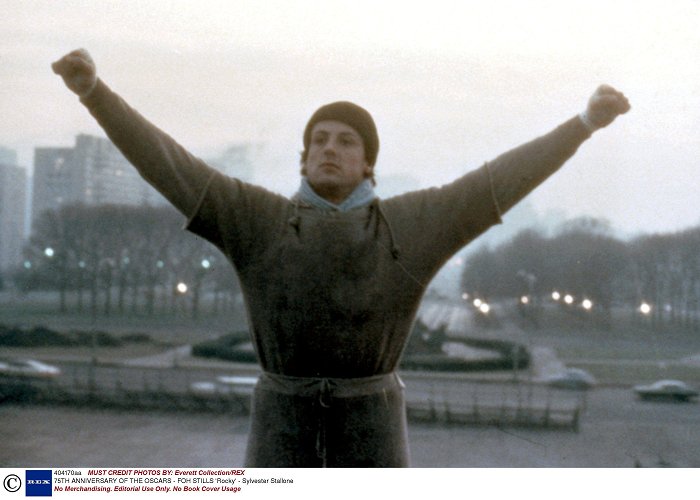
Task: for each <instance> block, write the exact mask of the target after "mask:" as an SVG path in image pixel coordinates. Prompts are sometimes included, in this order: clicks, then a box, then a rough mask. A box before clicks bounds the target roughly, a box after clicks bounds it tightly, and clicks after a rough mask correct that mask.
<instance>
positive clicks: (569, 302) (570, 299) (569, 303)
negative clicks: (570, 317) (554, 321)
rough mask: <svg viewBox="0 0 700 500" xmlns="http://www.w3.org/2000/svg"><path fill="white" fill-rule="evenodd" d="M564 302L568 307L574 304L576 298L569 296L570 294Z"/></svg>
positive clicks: (565, 297)
mask: <svg viewBox="0 0 700 500" xmlns="http://www.w3.org/2000/svg"><path fill="white" fill-rule="evenodd" d="M564 302H566V304H567V305H571V304H573V303H574V298H573V297H572V296H571V295H569V294H568V293H567V294H566V295H565V296H564Z"/></svg>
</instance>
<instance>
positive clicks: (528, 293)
mask: <svg viewBox="0 0 700 500" xmlns="http://www.w3.org/2000/svg"><path fill="white" fill-rule="evenodd" d="M462 287H463V290H465V291H466V292H469V293H472V294H476V295H477V296H481V297H482V298H484V299H491V300H509V299H515V300H518V301H521V300H522V301H523V302H527V303H528V304H529V305H537V304H539V305H542V304H546V303H549V302H551V301H554V300H555V299H557V300H560V301H562V303H563V299H564V297H566V295H568V296H569V297H567V300H569V301H571V304H570V305H571V306H572V308H575V307H577V306H578V307H581V305H583V306H585V307H586V308H590V309H591V310H592V313H595V312H596V311H597V312H598V314H599V316H600V315H602V317H603V319H604V320H605V321H606V322H609V321H610V320H611V318H612V314H611V313H612V310H613V308H614V307H618V308H624V309H627V310H629V311H636V312H641V313H643V314H644V315H646V317H648V318H649V321H650V322H651V323H652V324H654V325H657V326H660V325H665V324H669V323H670V324H674V325H676V326H679V327H686V328H690V329H694V330H700V227H696V228H692V229H688V230H685V231H682V232H678V233H673V234H658V235H649V236H642V237H638V238H636V239H633V240H630V241H623V240H620V239H617V238H615V237H614V236H612V234H611V231H610V229H609V227H608V226H607V224H605V223H604V222H601V221H598V220H595V219H580V220H577V221H574V222H573V223H571V224H569V225H567V226H566V228H565V229H562V230H561V231H560V232H559V233H558V234H556V235H555V236H552V237H546V236H544V235H542V234H540V233H538V232H536V231H532V230H527V231H523V232H521V233H520V234H518V235H517V236H516V237H515V238H514V239H513V240H511V241H510V242H508V243H506V244H504V245H501V246H499V247H497V248H495V249H489V248H483V249H481V250H480V251H478V252H477V253H475V254H473V255H472V256H471V257H470V258H469V259H468V260H467V264H466V268H465V270H464V273H463V275H462ZM584 300H585V301H586V302H583V301H584Z"/></svg>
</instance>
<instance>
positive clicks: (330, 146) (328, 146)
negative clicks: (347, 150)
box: [323, 139, 336, 156]
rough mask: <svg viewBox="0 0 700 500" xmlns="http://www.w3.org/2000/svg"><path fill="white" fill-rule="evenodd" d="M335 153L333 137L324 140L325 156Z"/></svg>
mask: <svg viewBox="0 0 700 500" xmlns="http://www.w3.org/2000/svg"><path fill="white" fill-rule="evenodd" d="M335 153H336V144H335V141H334V140H333V139H329V140H327V141H326V143H325V144H324V145H323V154H324V155H326V156H335Z"/></svg>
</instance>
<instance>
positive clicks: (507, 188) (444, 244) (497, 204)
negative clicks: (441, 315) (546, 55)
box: [385, 118, 590, 274]
mask: <svg viewBox="0 0 700 500" xmlns="http://www.w3.org/2000/svg"><path fill="white" fill-rule="evenodd" d="M588 137H590V132H589V131H588V130H587V129H586V128H585V126H584V125H583V124H582V123H581V121H580V120H579V119H578V118H572V119H571V120H568V121H567V122H565V123H563V124H562V125H560V126H559V127H557V128H555V129H554V130H552V131H551V132H549V133H548V134H545V135H543V136H541V137H538V138H537V139H534V140H532V141H530V142H527V143H525V144H523V145H521V146H518V147H516V148H514V149H512V150H510V151H507V152H506V153H503V154H502V155H500V156H498V157H497V158H495V159H494V160H492V161H490V162H487V163H486V164H484V165H483V166H482V167H480V168H477V169H475V170H473V171H471V172H468V173H467V174H465V175H463V176H462V177H460V178H459V179H457V180H455V181H454V182H452V183H450V184H447V185H444V186H441V187H438V188H431V189H425V190H421V191H415V192H411V193H407V194H405V195H401V196H398V197H395V198H391V199H389V200H387V201H386V202H385V204H386V211H387V216H388V217H389V219H390V220H391V221H392V223H393V224H394V225H395V226H396V232H397V235H398V238H400V239H401V240H402V241H399V242H398V243H399V245H400V246H401V248H402V249H406V250H407V251H408V252H409V253H410V254H411V255H412V259H414V260H415V262H419V263H420V266H421V267H422V268H423V270H424V271H425V272H426V273H428V274H430V273H432V272H437V270H438V269H439V268H440V267H441V266H442V265H443V264H444V263H445V262H446V261H447V260H448V259H449V258H450V257H451V256H452V255H454V253H456V252H457V251H459V250H460V249H461V248H462V247H463V246H464V245H466V244H467V243H469V242H470V241H472V240H473V239H475V238H476V237H477V236H479V235H480V234H482V233H483V232H485V231H486V230H487V229H488V228H489V227H491V226H492V225H494V224H498V223H500V222H501V216H502V215H503V214H504V213H506V211H508V210H509V209H510V208H512V207H513V206H514V205H515V204H516V203H517V202H518V201H520V200H521V199H523V198H524V197H525V196H526V195H527V194H528V193H530V192H531V191H532V190H533V189H534V188H535V187H537V186H538V185H539V184H541V183H542V182H543V181H544V180H545V179H546V178H547V177H549V176H550V175H551V174H553V173H554V172H556V171H557V170H558V169H559V168H560V167H561V166H562V165H563V164H564V163H565V162H566V161H567V160H568V159H569V158H570V157H571V156H573V154H574V153H575V152H576V150H577V149H578V147H579V146H580V145H581V143H583V141H584V140H586V139H587V138H588ZM404 251H405V250H404ZM415 272H417V273H420V270H419V269H417V270H415Z"/></svg>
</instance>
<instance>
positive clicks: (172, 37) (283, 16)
mask: <svg viewBox="0 0 700 500" xmlns="http://www.w3.org/2000/svg"><path fill="white" fill-rule="evenodd" d="M0 8H1V9H2V12H3V16H2V18H0V47H1V48H0V63H1V64H0V81H2V86H1V88H0V94H1V95H2V97H1V98H0V113H1V114H2V116H3V117H4V126H3V127H0V145H3V146H5V147H8V148H12V149H15V150H17V151H18V153H19V162H20V164H21V165H22V166H25V167H27V168H28V169H29V170H31V166H32V155H33V148H34V147H37V146H62V145H65V146H70V145H72V144H73V141H74V137H75V136H76V134H78V133H89V134H94V135H100V136H103V133H102V132H101V130H100V129H99V128H98V126H97V125H96V124H95V123H94V121H93V119H92V118H91V117H90V116H89V114H88V113H87V111H86V110H85V109H84V108H83V107H82V106H81V105H80V104H79V103H78V102H77V99H76V97H75V96H74V95H72V94H71V93H70V92H69V91H67V90H66V89H65V87H64V86H63V84H62V82H61V81H60V79H59V78H58V77H56V76H55V75H53V74H52V72H51V69H50V64H51V62H53V61H54V60H56V59H57V58H59V57H60V56H61V55H63V54H64V53H66V52H67V51H70V50H72V49H75V48H78V47H85V48H87V49H88V50H89V51H90V52H91V54H92V55H93V57H94V59H95V61H96V63H97V68H98V74H99V75H100V76H101V77H102V78H103V79H104V80H105V82H107V83H108V85H110V87H112V88H113V89H114V90H116V91H117V92H118V93H119V94H120V95H122V96H123V97H124V98H125V99H126V100H127V101H128V102H129V103H131V104H132V105H133V106H134V107H135V108H136V109H138V110H139V111H141V112H142V113H143V114H144V115H145V116H146V117H148V118H149V119H150V120H152V121H153V122H154V123H156V124H157V125H159V126H160V127H161V128H163V129H164V130H166V131H167V132H168V133H170V134H171V135H172V136H174V137H175V138H176V139H177V140H178V141H180V142H181V143H182V144H183V145H185V146H186V147H188V148H189V149H190V150H191V151H192V152H194V153H195V154H198V155H200V156H202V157H205V158H206V157H211V156H213V155H215V154H216V153H217V152H219V151H221V150H223V149H224V148H225V147H226V146H227V145H228V144H231V143H236V142H254V143H257V144H262V145H263V146H262V147H261V149H260V153H259V155H258V158H257V159H256V160H257V162H256V175H255V182H256V183H258V184H261V185H264V186H266V187H268V188H270V189H272V190H275V191H278V192H281V193H283V194H286V195H290V194H292V193H293V192H294V191H295V190H296V187H297V185H298V171H299V168H298V160H299V157H298V152H299V151H300V149H301V133H302V130H303V127H304V125H305V123H306V121H307V119H308V117H309V116H310V115H311V113H312V112H313V111H314V110H315V109H316V108H317V107H318V106H319V105H321V104H324V103H327V102H330V101H334V100H341V99H343V100H352V101H354V102H357V103H359V104H361V105H362V106H364V107H366V108H367V109H368V110H370V112H371V113H372V114H373V116H374V118H375V120H376V122H377V125H378V128H379V135H380V139H381V149H380V153H379V159H378V163H377V172H378V182H379V184H380V186H381V184H382V180H383V179H390V178H394V179H395V178H398V177H402V178H404V179H407V182H408V183H412V184H413V185H415V187H428V186H431V185H438V184H442V183H446V182H449V181H451V180H452V179H454V178H456V177H457V176H459V175H460V174H461V173H463V172H466V171H468V170H471V169H472V168H476V167H478V166H480V165H481V164H482V163H483V162H484V161H487V160H490V159H492V158H494V157H495V156H497V155H498V154H500V153H502V152H504V151H506V150H507V149H509V148H511V147H514V146H516V145H518V144H520V143H522V142H524V141H527V140H529V139H532V138H534V137H536V136H538V135H541V134H543V133H546V132H547V131H549V130H550V129H551V128H553V127H554V126H556V125H558V124H559V123H561V122H563V121H564V120H566V119H568V118H570V117H571V116H573V115H575V114H577V113H579V112H580V111H582V110H583V109H584V107H585V105H586V101H587V99H588V97H589V96H590V94H591V93H592V92H593V91H594V90H595V88H596V87H597V86H598V85H599V84H600V83H608V84H611V85H613V86H615V87H616V88H619V89H620V90H622V91H623V92H625V94H626V95H627V96H628V97H629V99H630V101H631V104H632V111H631V112H630V113H628V114H627V115H625V116H622V117H620V118H619V119H618V120H617V121H616V122H615V123H614V124H613V125H612V126H611V127H609V128H608V129H607V130H605V131H601V132H598V133H596V134H595V135H594V137H593V138H592V139H591V140H590V141H588V142H587V143H586V144H584V145H583V146H582V147H581V149H580V150H579V152H578V153H577V155H576V156H575V157H574V158H573V159H572V160H571V161H570V162H569V163H568V164H567V165H566V166H565V167H564V169H563V170H562V171H561V172H559V173H558V174H557V175H555V176H554V177H553V178H552V179H550V180H549V181H548V182H547V183H545V185H544V186H542V187H540V188H539V189H538V190H537V191H536V193H535V194H533V195H532V196H531V198H530V202H531V203H532V205H533V206H534V208H535V209H536V210H537V211H538V212H539V213H546V212H548V211H552V210H555V211H564V212H566V214H567V215H569V216H572V217H574V216H579V215H586V216H592V217H598V218H604V219H607V220H609V221H610V222H611V224H612V226H613V228H614V229H616V230H618V231H620V232H622V233H624V234H637V233H650V232H671V231H676V230H682V229H685V228H687V227H691V226H695V225H697V224H698V223H700V211H699V210H698V201H697V200H698V199H699V197H700V196H699V195H700V181H698V175H697V170H698V167H697V158H698V156H699V155H698V153H699V152H700V151H699V150H700V138H699V137H700V136H699V134H698V127H699V126H700V67H698V65H697V60H699V59H700V57H699V56H700V34H699V33H698V32H697V21H698V19H699V16H698V15H699V14H700V6H699V5H698V4H697V3H695V2H691V1H678V2H673V3H669V2H652V1H641V2H639V1H638V2H631V1H623V2H614V3H608V2H596V1H593V2H591V1H587V2H579V1H573V2H553V1H552V2H550V1H532V2H503V1H494V2H488V4H487V3H486V2H444V1H438V2H418V3H417V2H412V3H399V2H380V3H377V2H369V1H367V2H364V1H360V2H323V3H317V2H281V1H279V2H264V3H261V2H252V1H242V2H235V3H230V2H223V1H221V2H216V1H202V2H197V3H189V2H165V1H148V2H136V1H124V2H118V3H111V2H110V3H107V2H101V3H96V2H87V1H63V2H60V3H58V2H50V1H45V0H37V1H26V2H12V1H7V0H3V1H0Z"/></svg>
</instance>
